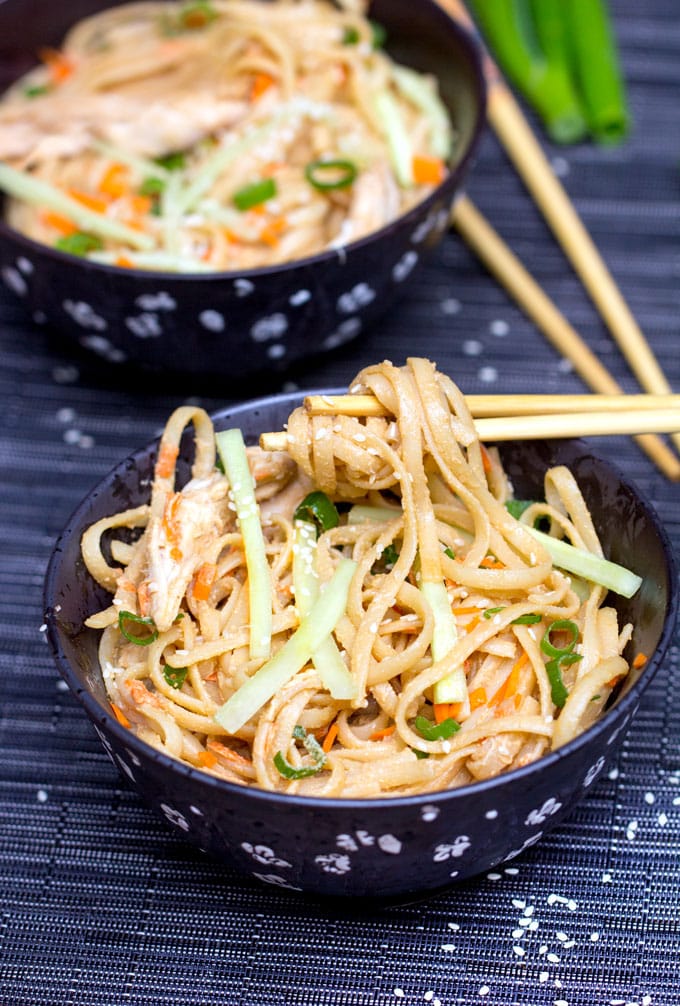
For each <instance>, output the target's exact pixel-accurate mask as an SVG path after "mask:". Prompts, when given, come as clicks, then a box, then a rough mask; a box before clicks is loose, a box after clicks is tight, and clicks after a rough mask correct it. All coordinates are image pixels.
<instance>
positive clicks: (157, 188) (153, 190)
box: [139, 175, 167, 196]
mask: <svg viewBox="0 0 680 1006" xmlns="http://www.w3.org/2000/svg"><path fill="white" fill-rule="evenodd" d="M166 185H167V182H166V181H165V179H164V178H159V177H158V176H157V175H147V177H146V178H145V179H144V180H143V181H142V184H141V185H140V186H139V194H140V195H142V196H160V194H161V192H162V191H163V189H164V188H165V186H166Z"/></svg>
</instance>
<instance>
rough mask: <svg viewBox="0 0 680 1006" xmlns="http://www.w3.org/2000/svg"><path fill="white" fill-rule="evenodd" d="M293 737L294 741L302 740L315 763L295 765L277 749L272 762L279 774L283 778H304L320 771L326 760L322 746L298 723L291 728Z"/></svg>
mask: <svg viewBox="0 0 680 1006" xmlns="http://www.w3.org/2000/svg"><path fill="white" fill-rule="evenodd" d="M293 739H294V740H296V741H302V743H303V745H304V747H305V748H306V749H307V753H308V754H309V755H310V757H311V758H312V759H313V760H314V763H315V764H314V765H301V766H300V767H296V766H294V765H291V764H290V762H288V761H286V759H285V757H284V756H283V754H282V752H281V751H277V752H276V754H275V755H274V764H275V765H276V768H277V769H278V771H279V773H280V775H282V776H283V777H284V779H305V778H307V777H308V776H310V775H316V774H317V773H318V772H320V771H321V769H322V768H323V767H324V765H325V764H326V761H327V759H326V754H325V752H324V750H323V748H322V747H321V745H320V744H319V742H318V741H317V740H316V738H315V737H313V736H312V735H311V734H308V733H307V731H306V730H305V728H304V727H302V726H300V725H299V724H298V726H296V727H294V728H293Z"/></svg>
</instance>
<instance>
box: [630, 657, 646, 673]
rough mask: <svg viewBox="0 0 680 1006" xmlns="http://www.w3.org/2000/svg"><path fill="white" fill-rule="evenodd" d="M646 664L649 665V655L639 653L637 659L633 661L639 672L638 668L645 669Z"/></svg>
mask: <svg viewBox="0 0 680 1006" xmlns="http://www.w3.org/2000/svg"><path fill="white" fill-rule="evenodd" d="M646 663H647V654H646V653H638V655H637V657H636V658H635V660H634V661H633V667H634V668H635V669H636V670H638V668H640V667H644V666H645V664H646Z"/></svg>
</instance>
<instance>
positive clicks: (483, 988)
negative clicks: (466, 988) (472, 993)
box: [479, 985, 491, 996]
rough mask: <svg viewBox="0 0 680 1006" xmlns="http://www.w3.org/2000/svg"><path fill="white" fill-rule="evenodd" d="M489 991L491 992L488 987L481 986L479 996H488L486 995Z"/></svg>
mask: <svg viewBox="0 0 680 1006" xmlns="http://www.w3.org/2000/svg"><path fill="white" fill-rule="evenodd" d="M490 991H491V989H490V988H489V986H488V985H482V987H481V989H480V990H479V995H480V996H488V994H489V992H490Z"/></svg>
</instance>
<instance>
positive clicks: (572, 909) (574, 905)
mask: <svg viewBox="0 0 680 1006" xmlns="http://www.w3.org/2000/svg"><path fill="white" fill-rule="evenodd" d="M567 908H568V909H569V911H570V912H575V911H576V909H577V908H578V902H577V901H574V899H573V898H570V899H569V901H568V902H567Z"/></svg>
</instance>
